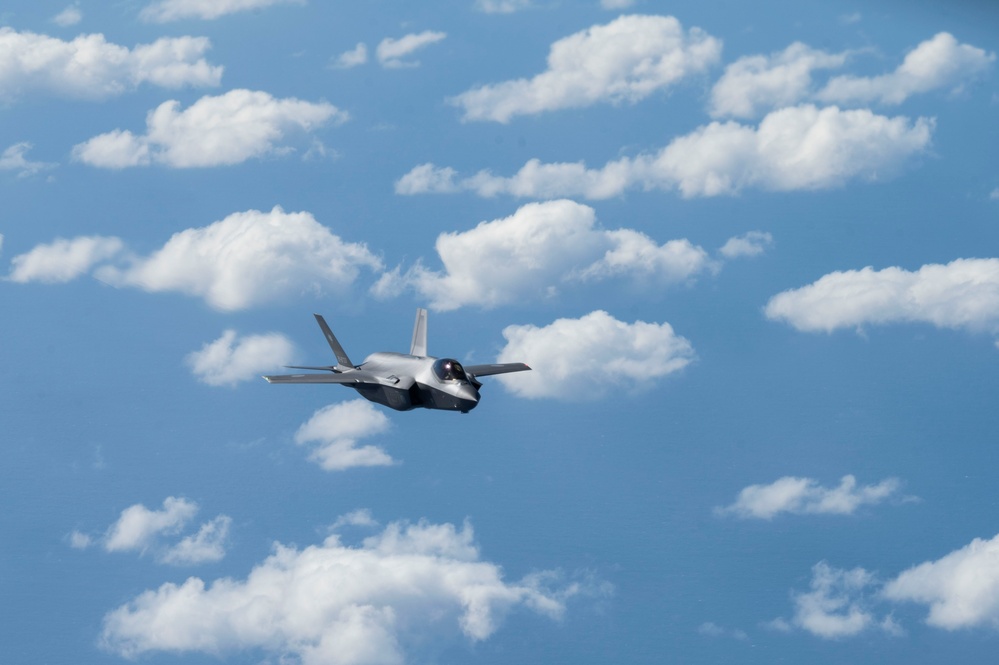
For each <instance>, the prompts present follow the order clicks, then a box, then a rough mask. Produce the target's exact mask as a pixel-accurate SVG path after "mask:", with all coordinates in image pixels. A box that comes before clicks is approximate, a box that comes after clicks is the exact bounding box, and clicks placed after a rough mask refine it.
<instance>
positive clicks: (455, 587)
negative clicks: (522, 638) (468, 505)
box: [101, 521, 585, 665]
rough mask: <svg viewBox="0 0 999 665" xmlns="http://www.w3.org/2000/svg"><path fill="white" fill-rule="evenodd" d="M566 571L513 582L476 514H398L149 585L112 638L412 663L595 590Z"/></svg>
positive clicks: (107, 630)
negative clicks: (345, 538)
mask: <svg viewBox="0 0 999 665" xmlns="http://www.w3.org/2000/svg"><path fill="white" fill-rule="evenodd" d="M557 580H558V577H557V575H556V574H555V573H552V572H542V573H535V574H532V575H529V576H527V577H525V578H524V579H522V580H520V581H518V582H513V583H507V582H505V581H503V578H502V570H501V568H500V567H499V566H498V565H496V564H494V563H491V562H489V561H485V560H483V559H482V558H481V557H480V554H479V549H478V547H477V546H476V545H475V542H474V539H473V533H472V527H471V526H470V525H469V524H468V523H467V522H466V523H465V524H464V526H463V527H461V528H460V529H458V528H455V527H454V526H453V525H451V524H432V523H429V522H426V521H421V522H419V523H417V524H409V523H404V522H393V523H391V524H389V525H388V526H387V527H385V529H384V530H383V531H382V532H380V533H378V534H376V535H373V536H371V537H369V538H367V539H365V540H364V541H363V543H362V544H360V545H359V546H356V547H351V546H348V545H345V544H343V543H342V542H341V541H340V537H339V536H338V535H336V534H334V535H331V536H330V537H329V538H327V539H326V540H325V541H324V542H323V543H322V544H320V545H312V546H309V547H306V548H304V549H301V550H299V549H297V548H295V547H294V546H285V545H281V544H275V546H274V553H273V554H272V555H271V556H269V557H267V559H265V560H264V561H263V562H261V563H260V564H258V565H257V566H255V567H254V568H253V570H252V571H251V572H250V574H249V575H248V576H247V577H246V578H245V579H243V580H238V579H233V578H223V579H219V580H216V581H215V582H213V583H211V584H206V583H205V582H204V581H203V580H201V579H199V578H197V577H191V578H189V579H188V580H187V581H185V582H184V583H183V584H181V585H177V584H173V583H166V584H163V585H162V586H160V587H159V588H158V589H152V590H149V591H145V592H143V593H142V594H140V595H138V596H137V597H135V598H134V599H132V600H131V601H129V602H128V603H126V604H124V605H122V606H121V607H118V608H117V609H114V610H112V611H111V612H109V613H108V614H107V615H106V616H105V617H104V626H103V631H102V634H101V644H102V646H103V647H104V648H105V649H107V650H108V651H111V652H113V653H116V654H118V655H121V656H123V657H126V658H130V659H132V658H136V657H138V656H140V655H143V654H148V653H151V652H156V651H171V652H181V651H199V652H203V653H207V654H212V655H215V656H218V655H224V654H230V653H234V652H239V651H246V650H258V649H260V650H263V651H265V652H266V653H267V654H269V655H273V656H276V657H277V658H278V659H279V660H282V661H284V660H286V659H294V660H296V661H301V662H303V663H320V662H323V663H343V664H344V665H353V664H358V665H359V664H362V663H401V662H403V661H405V660H407V653H408V652H409V651H410V650H412V649H414V648H416V646H417V643H418V644H419V645H420V646H421V648H426V646H427V645H428V644H430V645H436V644H438V643H446V642H448V641H451V640H453V639H454V638H455V637H458V636H459V635H462V636H464V637H465V638H467V639H469V640H472V641H481V640H485V639H487V638H489V637H490V636H491V635H492V634H493V633H495V632H496V631H497V630H498V629H499V626H500V624H501V622H502V620H503V617H504V615H506V614H507V613H509V612H511V611H513V610H515V609H518V608H520V607H525V608H528V609H530V610H533V611H534V612H537V613H539V614H542V615H545V616H547V617H550V618H553V619H558V618H560V617H561V616H562V615H563V614H564V612H565V609H566V600H567V599H568V598H569V597H571V596H573V595H576V594H578V593H580V592H581V591H584V590H585V589H581V586H580V585H579V584H569V585H564V584H561V585H558V584H557Z"/></svg>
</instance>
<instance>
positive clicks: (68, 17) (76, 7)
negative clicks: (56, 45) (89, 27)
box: [52, 2, 83, 28]
mask: <svg viewBox="0 0 999 665" xmlns="http://www.w3.org/2000/svg"><path fill="white" fill-rule="evenodd" d="M82 20H83V12H82V11H80V3H78V2H76V3H73V4H71V5H69V6H68V7H66V9H64V10H62V11H61V12H59V13H58V14H56V15H55V16H53V17H52V22H53V23H55V24H56V25H58V26H60V27H62V28H68V27H69V26H71V25H76V24H77V23H79V22H80V21H82Z"/></svg>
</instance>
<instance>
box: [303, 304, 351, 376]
mask: <svg viewBox="0 0 999 665" xmlns="http://www.w3.org/2000/svg"><path fill="white" fill-rule="evenodd" d="M313 316H315V317H316V321H317V322H319V327H320V328H322V329H323V335H324V336H325V337H326V341H327V342H329V345H330V348H331V349H333V355H335V356H336V361H337V363H339V364H340V365H343V366H344V367H353V366H354V363H352V362H350V358H348V357H347V353H346V352H345V351H344V350H343V347H342V346H340V342H338V341H337V339H336V337H334V336H333V331H332V330H330V327H329V326H328V325H326V319H324V318H323V317H321V316H319V315H318V314H313Z"/></svg>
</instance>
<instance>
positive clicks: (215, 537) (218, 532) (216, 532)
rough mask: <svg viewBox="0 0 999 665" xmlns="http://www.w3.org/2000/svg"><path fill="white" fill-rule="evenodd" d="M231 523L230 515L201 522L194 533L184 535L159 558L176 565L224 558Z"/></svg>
mask: <svg viewBox="0 0 999 665" xmlns="http://www.w3.org/2000/svg"><path fill="white" fill-rule="evenodd" d="M231 525H232V518H231V517H229V516H228V515H219V516H218V517H216V518H215V519H213V520H211V521H208V522H205V523H204V524H202V525H201V528H199V529H198V532H197V533H196V534H193V535H190V536H187V537H185V538H184V539H183V540H181V541H180V542H179V543H177V544H176V545H174V546H172V547H170V548H169V549H167V550H166V551H165V552H163V554H162V555H161V556H160V559H159V560H160V561H161V562H162V563H168V564H172V565H176V566H191V565H195V564H199V563H209V562H215V561H221V560H222V559H223V558H225V543H226V539H227V538H228V537H229V527H230V526H231Z"/></svg>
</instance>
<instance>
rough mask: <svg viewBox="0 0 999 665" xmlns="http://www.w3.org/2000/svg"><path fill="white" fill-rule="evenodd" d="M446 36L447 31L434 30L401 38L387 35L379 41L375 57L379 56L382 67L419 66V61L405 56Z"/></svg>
mask: <svg viewBox="0 0 999 665" xmlns="http://www.w3.org/2000/svg"><path fill="white" fill-rule="evenodd" d="M445 37H447V33H444V32H434V31H432V30H425V31H423V32H420V33H413V34H409V35H405V36H403V37H400V38H399V39H391V38H389V37H386V38H385V39H383V40H382V41H381V42H379V43H378V46H377V48H376V49H375V57H376V58H378V62H379V64H381V66H382V67H389V68H400V67H418V66H419V64H420V63H419V62H417V61H415V60H404V59H403V58H405V57H407V56H409V55H412V54H413V53H415V52H416V51H418V50H420V49H422V48H426V47H427V46H430V45H431V44H436V43H437V42H439V41H441V40H443V39H444V38H445Z"/></svg>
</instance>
